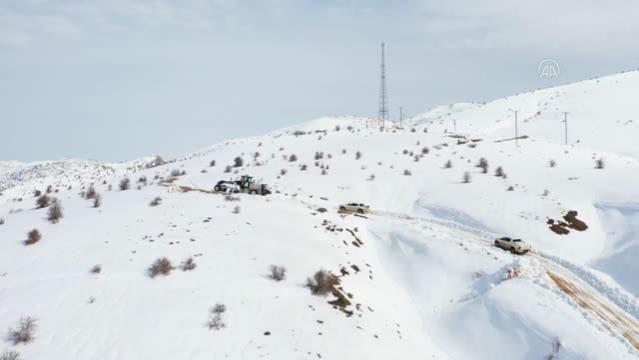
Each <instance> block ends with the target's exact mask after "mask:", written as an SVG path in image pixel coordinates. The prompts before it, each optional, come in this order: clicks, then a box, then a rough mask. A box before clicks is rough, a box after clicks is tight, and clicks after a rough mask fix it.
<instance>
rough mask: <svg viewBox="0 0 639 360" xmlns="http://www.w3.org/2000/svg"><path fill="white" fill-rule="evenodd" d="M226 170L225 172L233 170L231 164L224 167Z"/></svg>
mask: <svg viewBox="0 0 639 360" xmlns="http://www.w3.org/2000/svg"><path fill="white" fill-rule="evenodd" d="M224 172H225V173H230V172H231V165H226V167H225V168H224Z"/></svg>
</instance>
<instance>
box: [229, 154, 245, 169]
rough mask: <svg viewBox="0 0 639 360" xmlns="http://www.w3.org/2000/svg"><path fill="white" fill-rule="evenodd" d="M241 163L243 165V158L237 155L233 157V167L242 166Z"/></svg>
mask: <svg viewBox="0 0 639 360" xmlns="http://www.w3.org/2000/svg"><path fill="white" fill-rule="evenodd" d="M242 165H244V159H242V157H241V156H238V157H236V158H235V159H233V167H242ZM229 171H230V170H229Z"/></svg>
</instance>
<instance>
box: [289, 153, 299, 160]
mask: <svg viewBox="0 0 639 360" xmlns="http://www.w3.org/2000/svg"><path fill="white" fill-rule="evenodd" d="M288 161H290V162H295V161H297V155H295V154H291V156H289V157H288Z"/></svg>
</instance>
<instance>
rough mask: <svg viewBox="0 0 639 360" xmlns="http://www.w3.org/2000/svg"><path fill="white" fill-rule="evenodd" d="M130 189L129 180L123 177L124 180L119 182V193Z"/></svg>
mask: <svg viewBox="0 0 639 360" xmlns="http://www.w3.org/2000/svg"><path fill="white" fill-rule="evenodd" d="M130 188H131V179H129V178H128V177H125V178H124V179H122V180H120V191H126V190H129V189H130Z"/></svg>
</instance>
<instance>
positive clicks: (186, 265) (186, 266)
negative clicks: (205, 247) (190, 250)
mask: <svg viewBox="0 0 639 360" xmlns="http://www.w3.org/2000/svg"><path fill="white" fill-rule="evenodd" d="M196 267H197V264H196V263H195V261H193V258H192V257H189V258H188V259H186V260H184V262H183V263H182V265H180V269H181V270H182V271H190V270H193V269H195V268H196Z"/></svg>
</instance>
